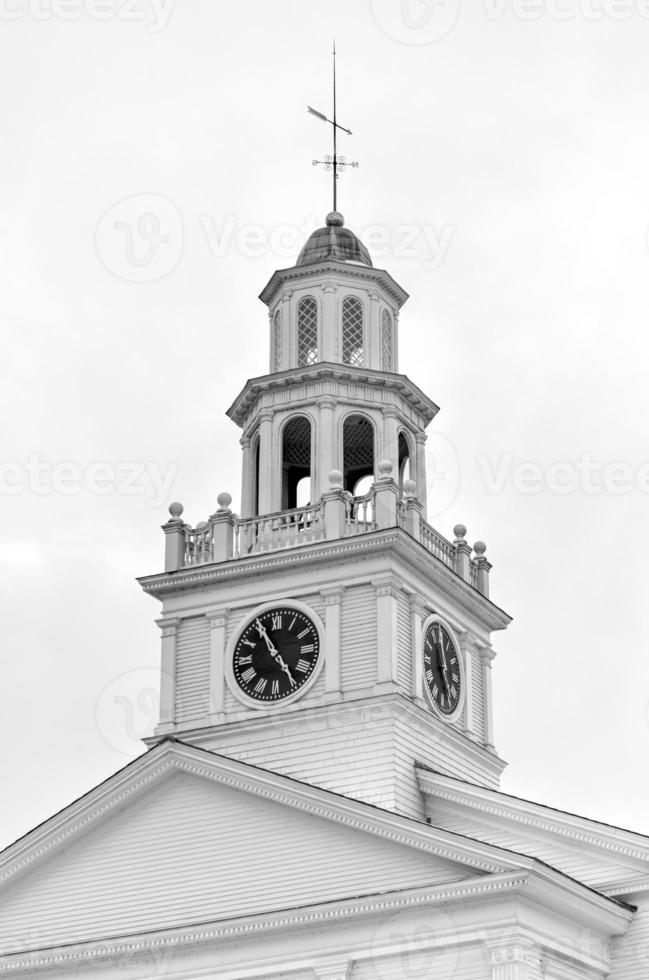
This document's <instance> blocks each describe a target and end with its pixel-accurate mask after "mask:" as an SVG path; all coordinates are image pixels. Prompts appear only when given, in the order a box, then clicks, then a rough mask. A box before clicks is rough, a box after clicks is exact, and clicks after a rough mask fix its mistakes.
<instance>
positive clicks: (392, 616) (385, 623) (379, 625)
mask: <svg viewBox="0 0 649 980" xmlns="http://www.w3.org/2000/svg"><path fill="white" fill-rule="evenodd" d="M372 585H373V586H374V588H375V589H376V633H377V665H376V666H377V670H376V683H377V687H378V688H379V691H376V693H380V689H381V688H382V687H383V686H384V685H386V684H387V685H393V684H396V683H397V655H398V650H397V598H398V595H399V589H398V586H397V583H396V581H395V579H394V578H393V576H391V575H390V576H388V577H386V578H381V579H377V580H376V581H373V582H372Z"/></svg>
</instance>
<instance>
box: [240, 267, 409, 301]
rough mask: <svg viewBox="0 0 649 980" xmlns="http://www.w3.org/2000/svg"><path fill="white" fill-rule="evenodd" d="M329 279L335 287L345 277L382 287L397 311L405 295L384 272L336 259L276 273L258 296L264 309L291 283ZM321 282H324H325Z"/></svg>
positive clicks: (406, 297) (342, 283)
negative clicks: (329, 277)
mask: <svg viewBox="0 0 649 980" xmlns="http://www.w3.org/2000/svg"><path fill="white" fill-rule="evenodd" d="M327 275H330V276H331V277H332V278H333V280H334V281H335V282H336V283H337V284H338V286H341V285H344V284H345V282H344V280H345V276H347V277H348V278H349V279H351V280H354V279H356V280H359V279H360V280H365V282H366V284H367V281H368V280H369V281H370V282H373V283H376V284H377V285H379V286H382V287H383V289H384V290H385V292H386V293H387V294H388V296H389V297H390V299H392V300H393V301H394V302H395V303H396V304H397V306H398V307H399V308H401V307H402V306H403V304H404V303H405V302H406V300H407V299H408V293H407V292H406V291H405V289H403V288H402V287H401V286H400V285H399V283H398V282H397V281H396V280H395V279H393V278H392V276H391V275H390V273H389V272H386V270H385V269H378V268H375V266H372V265H354V264H352V263H350V262H344V261H342V260H341V261H337V260H336V259H325V260H324V261H323V262H313V263H307V264H306V265H296V266H291V267H290V268H288V269H277V270H276V271H275V272H274V273H273V275H272V276H271V277H270V279H269V281H268V282H267V284H266V285H265V286H264V288H263V289H262V291H261V292H260V294H259V299H260V300H261V301H262V303H265V304H266V305H267V306H268V305H270V304H271V303H272V302H273V299H274V297H275V294H276V293H277V291H278V290H279V289H281V288H282V287H284V289H285V290H286V286H285V284H286V283H289V282H290V283H293V284H294V285H295V286H300V285H302V284H303V282H304V280H309V279H315V280H317V279H322V278H323V277H326V276H327ZM327 281H328V280H326V278H325V282H327Z"/></svg>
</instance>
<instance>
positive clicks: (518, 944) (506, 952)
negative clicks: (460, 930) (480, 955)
mask: <svg viewBox="0 0 649 980" xmlns="http://www.w3.org/2000/svg"><path fill="white" fill-rule="evenodd" d="M486 946H487V953H488V956H489V964H490V966H491V980H531V977H532V975H533V974H532V969H533V968H534V967H535V966H538V963H539V960H540V955H539V950H538V949H537V948H536V946H535V944H534V943H533V942H532V940H530V939H527V938H525V937H523V936H516V937H514V936H504V937H502V938H499V939H488V940H487V941H486Z"/></svg>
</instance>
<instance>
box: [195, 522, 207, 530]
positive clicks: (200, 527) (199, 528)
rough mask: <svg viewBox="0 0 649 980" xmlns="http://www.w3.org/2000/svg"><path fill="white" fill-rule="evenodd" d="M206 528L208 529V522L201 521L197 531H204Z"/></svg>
mask: <svg viewBox="0 0 649 980" xmlns="http://www.w3.org/2000/svg"><path fill="white" fill-rule="evenodd" d="M206 527H207V521H199V522H198V524H197V525H196V530H197V531H204V530H205V528H206Z"/></svg>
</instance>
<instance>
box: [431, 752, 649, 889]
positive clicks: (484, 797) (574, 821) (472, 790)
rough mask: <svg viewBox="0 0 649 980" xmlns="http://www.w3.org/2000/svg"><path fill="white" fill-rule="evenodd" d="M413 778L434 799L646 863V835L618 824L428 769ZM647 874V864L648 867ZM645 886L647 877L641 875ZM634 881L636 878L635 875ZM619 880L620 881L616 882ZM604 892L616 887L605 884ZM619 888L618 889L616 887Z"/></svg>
mask: <svg viewBox="0 0 649 980" xmlns="http://www.w3.org/2000/svg"><path fill="white" fill-rule="evenodd" d="M417 782H418V784H419V788H420V789H421V791H422V792H423V793H425V794H427V795H430V796H431V797H432V798H433V799H434V800H445V801H446V802H449V803H456V804H458V805H460V806H464V807H471V808H474V809H475V810H477V812H478V814H479V815H483V814H490V815H491V816H494V817H498V818H500V819H503V820H506V821H508V822H509V823H512V822H515V823H517V824H519V825H522V826H525V827H529V828H530V829H531V830H533V831H540V832H543V833H548V834H551V835H552V836H554V837H561V838H563V839H565V840H567V841H571V842H576V843H578V844H580V845H584V844H586V845H587V846H590V847H592V848H594V849H595V850H598V851H602V850H605V851H608V852H610V853H613V854H617V855H622V856H624V857H627V858H630V859H631V860H634V861H641V862H643V863H645V864H647V865H648V866H649V838H643V837H641V835H638V834H634V833H633V832H632V831H626V830H623V829H621V828H618V827H611V826H608V825H606V824H595V823H594V822H593V821H590V820H588V818H587V817H579V816H577V815H576V814H571V813H566V812H565V811H562V810H554V809H551V808H548V807H544V806H542V805H541V804H538V803H533V802H531V801H528V800H521V799H518V798H517V797H512V796H507V795H506V794H501V793H499V791H498V790H492V789H488V788H486V787H482V786H476V785H475V784H472V783H461V782H459V781H457V780H455V779H454V778H453V777H452V776H446V775H444V774H442V773H436V772H431V771H430V770H429V769H425V768H423V767H421V766H418V767H417ZM648 874H649V867H648ZM645 880H646V885H647V886H648V887H649V878H647V879H645ZM635 881H636V884H637V879H635ZM620 884H621V883H620ZM605 890H606V891H607V892H610V891H613V890H617V889H616V887H614V888H613V889H609V888H606V889H605ZM620 890H621V889H620Z"/></svg>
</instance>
